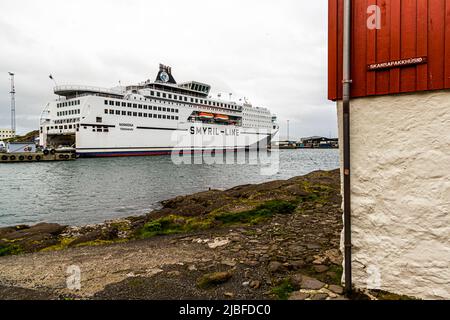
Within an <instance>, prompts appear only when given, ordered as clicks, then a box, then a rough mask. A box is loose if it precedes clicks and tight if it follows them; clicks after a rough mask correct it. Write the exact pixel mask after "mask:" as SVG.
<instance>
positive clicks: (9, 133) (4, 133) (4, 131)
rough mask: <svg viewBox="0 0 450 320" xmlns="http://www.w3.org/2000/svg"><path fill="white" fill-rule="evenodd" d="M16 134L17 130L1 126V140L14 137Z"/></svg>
mask: <svg viewBox="0 0 450 320" xmlns="http://www.w3.org/2000/svg"><path fill="white" fill-rule="evenodd" d="M15 135H16V134H15V132H14V131H13V130H11V129H2V128H0V140H2V139H9V138H14V136H15Z"/></svg>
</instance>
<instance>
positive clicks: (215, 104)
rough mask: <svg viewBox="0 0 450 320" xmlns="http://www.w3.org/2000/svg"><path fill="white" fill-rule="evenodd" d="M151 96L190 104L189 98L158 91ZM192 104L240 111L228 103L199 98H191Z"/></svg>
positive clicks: (151, 92)
mask: <svg viewBox="0 0 450 320" xmlns="http://www.w3.org/2000/svg"><path fill="white" fill-rule="evenodd" d="M150 95H151V96H152V97H155V96H156V97H162V98H167V99H173V100H178V101H185V102H188V98H187V97H183V96H179V95H176V94H174V95H172V94H171V93H164V92H163V93H161V92H158V91H156V92H155V91H150ZM190 102H192V103H200V104H204V105H208V106H213V107H222V108H228V109H233V110H239V107H238V106H235V105H231V104H227V103H223V102H216V101H210V100H203V99H198V98H190Z"/></svg>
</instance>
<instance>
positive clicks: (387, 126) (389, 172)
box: [338, 91, 450, 299]
mask: <svg viewBox="0 0 450 320" xmlns="http://www.w3.org/2000/svg"><path fill="white" fill-rule="evenodd" d="M350 110H351V120H350V121H351V170H352V174H351V179H352V182H351V185H352V202H351V203H352V238H353V239H352V241H353V259H352V268H353V281H354V285H355V286H356V287H357V288H368V289H381V290H386V291H389V292H392V293H398V294H404V295H409V296H414V297H418V298H422V299H450V91H435V92H426V93H414V94H403V95H394V96H382V97H369V98H361V99H355V100H352V102H351V109H350ZM338 119H339V129H340V130H339V131H340V134H339V135H340V138H341V139H342V126H341V123H342V104H341V103H338ZM341 163H342V157H341Z"/></svg>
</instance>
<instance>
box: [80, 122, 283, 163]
mask: <svg viewBox="0 0 450 320" xmlns="http://www.w3.org/2000/svg"><path fill="white" fill-rule="evenodd" d="M127 129H128V130H127V131H125V132H123V131H121V128H120V126H119V127H117V128H109V129H108V132H107V133H105V132H93V131H92V130H84V131H83V130H80V132H78V133H77V135H76V151H77V154H78V155H79V156H80V157H137V156H162V155H171V154H173V153H178V154H199V153H204V152H208V153H222V152H228V151H242V150H244V151H245V150H248V149H253V150H255V149H267V146H268V145H270V141H271V139H272V137H273V136H274V134H275V133H274V132H268V130H264V131H261V130H255V129H245V128H241V127H234V126H233V127H230V126H220V125H211V126H205V125H187V126H183V127H180V128H179V129H173V130H163V129H158V128H153V129H146V130H140V129H133V130H130V129H129V128H127Z"/></svg>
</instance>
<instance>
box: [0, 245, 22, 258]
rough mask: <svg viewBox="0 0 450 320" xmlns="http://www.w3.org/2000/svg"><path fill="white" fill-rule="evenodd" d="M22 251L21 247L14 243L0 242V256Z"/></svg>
mask: <svg viewBox="0 0 450 320" xmlns="http://www.w3.org/2000/svg"><path fill="white" fill-rule="evenodd" d="M22 252H23V249H22V248H21V247H20V246H18V245H16V244H0V257H4V256H10V255H16V254H20V253H22Z"/></svg>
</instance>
